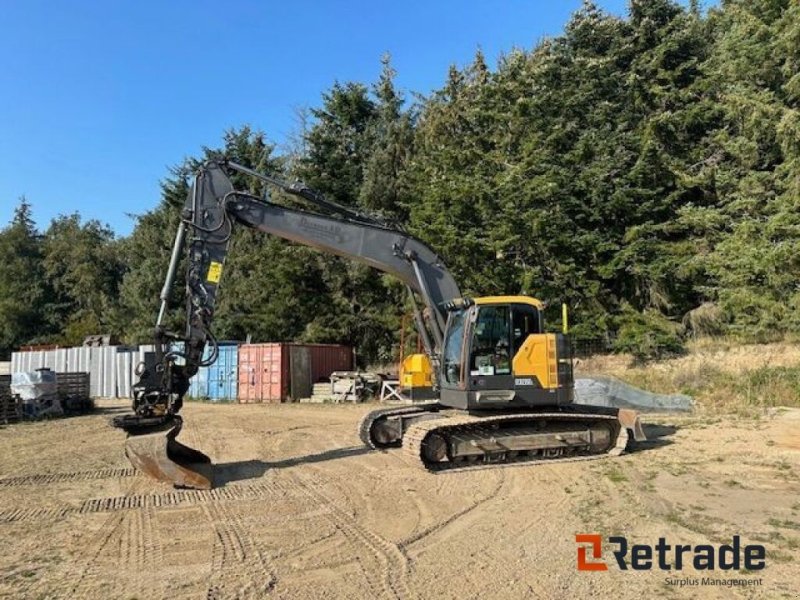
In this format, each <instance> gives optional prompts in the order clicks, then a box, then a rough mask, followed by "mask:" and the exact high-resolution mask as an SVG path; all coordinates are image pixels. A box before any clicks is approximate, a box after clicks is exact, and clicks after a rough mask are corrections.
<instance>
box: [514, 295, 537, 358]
mask: <svg viewBox="0 0 800 600" xmlns="http://www.w3.org/2000/svg"><path fill="white" fill-rule="evenodd" d="M511 315H512V316H511V320H512V323H511V342H512V347H513V351H512V353H511V356H514V355H515V354H516V353H517V351H518V350H519V349H520V347H522V344H523V343H525V340H526V339H528V336H529V335H531V334H532V333H542V322H541V317H540V315H539V310H538V309H537V308H536V307H535V306H530V305H528V304H515V305H514V306H513V308H512V309H511Z"/></svg>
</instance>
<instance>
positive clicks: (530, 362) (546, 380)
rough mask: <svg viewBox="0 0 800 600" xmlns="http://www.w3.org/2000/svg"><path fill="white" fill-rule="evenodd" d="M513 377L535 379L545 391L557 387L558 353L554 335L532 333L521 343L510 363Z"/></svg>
mask: <svg viewBox="0 0 800 600" xmlns="http://www.w3.org/2000/svg"><path fill="white" fill-rule="evenodd" d="M512 368H513V370H514V377H526V376H527V377H531V376H533V377H536V379H538V380H539V384H540V385H541V386H542V387H543V388H545V389H553V388H557V387H558V353H557V351H556V335H555V334H554V333H534V334H531V335H529V336H528V338H527V339H526V340H525V341H524V342H523V343H522V346H521V347H520V349H519V350H518V351H517V353H516V354H515V355H514V360H513V362H512Z"/></svg>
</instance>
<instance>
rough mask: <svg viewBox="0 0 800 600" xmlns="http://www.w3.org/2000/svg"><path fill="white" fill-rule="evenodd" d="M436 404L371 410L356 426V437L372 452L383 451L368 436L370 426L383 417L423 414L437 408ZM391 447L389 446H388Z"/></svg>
mask: <svg viewBox="0 0 800 600" xmlns="http://www.w3.org/2000/svg"><path fill="white" fill-rule="evenodd" d="M438 406H439V403H438V402H423V403H420V404H414V405H411V406H402V407H399V408H398V407H392V408H379V409H377V410H372V411H370V412H368V413H367V414H365V415H364V416H363V417H362V419H361V422H360V423H359V424H358V437H359V438H360V439H361V441H362V442H363V443H364V445H365V446H369V447H370V448H372V449H373V450H383V449H384V448H386V446H379V445H377V444H375V442H373V441H372V438H371V437H370V435H369V432H370V429H372V424H373V423H375V421H377V420H378V419H379V418H381V417H385V416H394V415H406V414H412V413H416V412H419V413H423V412H428V409H429V408H431V407H438ZM389 447H391V446H389Z"/></svg>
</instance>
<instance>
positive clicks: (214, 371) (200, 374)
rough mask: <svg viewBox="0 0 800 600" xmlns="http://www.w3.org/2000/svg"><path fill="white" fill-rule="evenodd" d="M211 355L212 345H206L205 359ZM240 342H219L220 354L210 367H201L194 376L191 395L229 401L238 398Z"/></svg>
mask: <svg viewBox="0 0 800 600" xmlns="http://www.w3.org/2000/svg"><path fill="white" fill-rule="evenodd" d="M210 357H211V347H210V346H206V348H205V351H204V352H203V360H208V359H209V358H210ZM238 365H239V356H238V344H237V342H219V356H218V357H217V360H216V361H215V362H214V363H213V364H212V365H211V366H208V367H200V368H199V369H198V370H197V374H196V375H195V376H194V377H192V379H191V381H190V387H189V395H190V396H191V397H193V398H197V399H203V400H211V401H212V402H227V401H231V400H235V399H236V389H237V385H236V383H237V378H238Z"/></svg>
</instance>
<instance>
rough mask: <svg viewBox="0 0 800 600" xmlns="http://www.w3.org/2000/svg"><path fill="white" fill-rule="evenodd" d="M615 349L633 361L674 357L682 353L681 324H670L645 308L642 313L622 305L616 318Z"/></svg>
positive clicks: (664, 318) (661, 316)
mask: <svg viewBox="0 0 800 600" xmlns="http://www.w3.org/2000/svg"><path fill="white" fill-rule="evenodd" d="M615 320H616V325H617V339H616V341H615V342H614V350H615V351H616V352H628V353H630V354H632V355H633V356H634V358H636V360H637V361H642V362H643V361H646V360H653V359H657V358H663V357H666V356H674V355H677V354H682V353H683V352H684V346H683V337H682V335H681V334H682V329H683V328H682V327H681V326H680V325H678V324H677V323H673V322H672V321H670V320H669V319H667V318H666V317H664V315H662V314H661V313H660V312H658V311H657V310H654V309H648V310H645V311H644V312H638V311H636V310H634V309H633V308H632V307H631V306H630V305H627V304H626V305H624V306H623V311H622V314H620V315H619V316H618V317H617V318H616V319H615Z"/></svg>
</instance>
